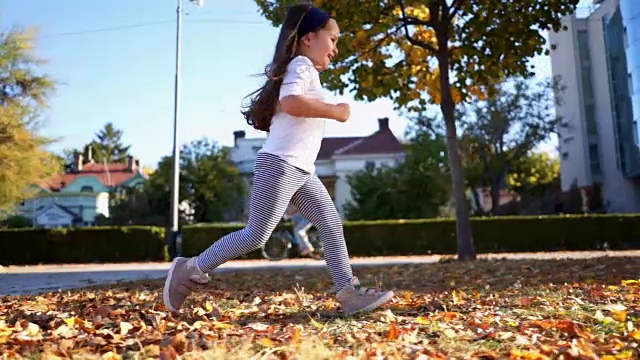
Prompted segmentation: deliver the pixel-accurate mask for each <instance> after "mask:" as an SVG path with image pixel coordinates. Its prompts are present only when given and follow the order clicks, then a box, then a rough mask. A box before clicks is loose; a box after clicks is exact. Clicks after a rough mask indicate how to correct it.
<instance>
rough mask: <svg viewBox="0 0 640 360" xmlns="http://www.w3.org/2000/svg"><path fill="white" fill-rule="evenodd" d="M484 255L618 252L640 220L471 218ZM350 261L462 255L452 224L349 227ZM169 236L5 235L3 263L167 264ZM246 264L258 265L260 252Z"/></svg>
mask: <svg viewBox="0 0 640 360" xmlns="http://www.w3.org/2000/svg"><path fill="white" fill-rule="evenodd" d="M471 226H472V228H473V229H472V230H473V236H474V245H475V248H476V251H477V252H478V253H488V252H540V251H563V250H565V251H572V250H573V251H575V250H596V249H599V248H601V246H602V244H603V243H604V242H606V243H607V244H608V246H609V248H610V249H611V250H618V249H624V248H625V247H627V246H629V245H630V244H634V245H637V244H639V243H640V215H638V214H630V215H565V216H542V217H524V216H512V217H496V218H474V219H472V225H471ZM242 227H243V226H242V225H235V224H234V225H230V224H207V225H193V226H185V227H184V228H183V234H184V243H183V255H184V256H194V255H197V254H199V253H200V252H202V251H203V250H205V249H206V248H207V247H209V246H210V245H211V244H213V243H214V242H215V241H217V240H218V239H220V238H221V237H223V236H224V235H226V234H229V233H231V232H233V231H236V230H240V229H242ZM344 233H345V237H346V239H347V246H348V248H349V254H350V255H351V256H384V255H424V254H455V253H456V230H455V221H454V220H452V219H421V220H384V221H361V222H346V223H345V224H344ZM166 252H167V250H166V244H165V240H164V229H162V228H157V227H147V226H126V227H94V228H77V229H54V230H45V229H7V230H0V264H3V265H8V264H11V265H25V264H52V263H93V262H142V261H164V260H168V258H167V253H166ZM241 258H250V259H259V258H261V254H260V251H259V250H255V251H252V252H250V253H249V254H246V255H244V256H242V257H241Z"/></svg>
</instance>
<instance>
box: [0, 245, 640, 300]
mask: <svg viewBox="0 0 640 360" xmlns="http://www.w3.org/2000/svg"><path fill="white" fill-rule="evenodd" d="M599 256H631V257H637V258H638V260H640V251H616V252H604V251H598V252H556V253H518V254H488V255H480V256H479V257H480V258H507V259H514V260H516V259H559V258H574V259H584V258H591V257H599ZM440 259H441V256H438V255H433V256H394V257H371V258H353V259H352V264H353V266H354V267H360V266H393V265H405V264H429V263H434V262H438V261H439V260H440ZM324 267H325V263H324V261H317V260H311V259H291V260H283V261H276V262H272V261H266V260H234V261H230V262H228V263H226V264H224V265H222V266H221V267H219V268H218V269H216V271H220V272H222V271H237V270H260V269H278V268H280V269H309V268H324ZM168 269H169V263H129V264H78V265H36V266H9V267H1V266H0V295H21V294H37V293H40V292H46V291H58V290H65V289H73V288H82V287H86V286H90V285H100V284H115V283H119V282H126V281H134V280H143V279H158V278H163V277H165V276H166V272H167V270H168Z"/></svg>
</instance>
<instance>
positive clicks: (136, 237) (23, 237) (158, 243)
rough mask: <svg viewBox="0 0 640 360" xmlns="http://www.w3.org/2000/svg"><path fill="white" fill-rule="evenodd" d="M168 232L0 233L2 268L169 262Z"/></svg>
mask: <svg viewBox="0 0 640 360" xmlns="http://www.w3.org/2000/svg"><path fill="white" fill-rule="evenodd" d="M165 248H166V245H165V241H164V230H163V229H162V228H156V227H147V226H126V227H92V228H74V229H7V230H2V231H0V264H3V265H26V264H55V263H60V264H65V263H66V264H68V263H105V262H133V261H164V260H167V255H166V249H165Z"/></svg>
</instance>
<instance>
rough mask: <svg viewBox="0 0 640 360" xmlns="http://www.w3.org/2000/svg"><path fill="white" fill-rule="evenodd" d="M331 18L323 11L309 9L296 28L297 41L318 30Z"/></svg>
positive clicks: (313, 8) (314, 8) (315, 8)
mask: <svg viewBox="0 0 640 360" xmlns="http://www.w3.org/2000/svg"><path fill="white" fill-rule="evenodd" d="M330 18H331V15H329V13H327V12H326V11H324V10H320V9H318V8H317V7H315V6H312V7H311V8H309V10H308V11H307V12H306V13H305V14H304V16H303V17H302V21H300V25H299V26H298V39H300V38H301V37H303V36H305V35H306V34H308V33H310V32H312V31H314V30H316V29H318V28H319V27H321V26H322V25H324V24H325V23H326V22H327V20H329V19H330Z"/></svg>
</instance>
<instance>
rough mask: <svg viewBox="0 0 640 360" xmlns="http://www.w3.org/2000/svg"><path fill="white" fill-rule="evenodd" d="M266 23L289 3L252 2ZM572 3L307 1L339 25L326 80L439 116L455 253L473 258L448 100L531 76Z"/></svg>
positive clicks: (361, 96)
mask: <svg viewBox="0 0 640 360" xmlns="http://www.w3.org/2000/svg"><path fill="white" fill-rule="evenodd" d="M255 1H256V3H257V4H258V5H259V7H260V9H261V11H262V13H263V15H264V16H265V17H266V18H267V19H269V20H270V21H271V22H272V23H273V24H274V25H277V26H279V25H280V24H281V23H282V20H283V18H284V14H285V11H284V10H285V7H286V6H289V5H291V4H294V3H297V2H298V1H296V0H255ZM578 1H579V0H547V1H540V0H518V1H496V0H422V1H408V0H407V1H403V0H398V1H380V0H376V1H374V0H358V1H356V0H316V1H314V2H313V3H314V4H315V5H316V6H319V7H321V8H322V9H324V10H326V11H328V12H330V13H331V14H332V15H333V16H334V17H335V18H336V19H337V21H338V24H339V25H340V28H341V32H342V36H341V40H340V42H339V50H340V53H339V54H338V56H337V57H336V58H335V59H334V63H333V65H332V68H331V70H330V71H326V72H324V73H323V74H322V77H323V80H324V81H325V84H327V86H328V87H329V88H330V89H332V90H335V91H338V92H339V93H341V94H342V93H345V92H351V93H353V94H354V95H355V99H356V100H370V101H372V100H375V99H377V98H382V97H387V98H390V99H392V100H393V101H394V103H395V104H396V105H397V107H398V108H407V109H423V108H424V107H426V106H427V105H428V104H429V103H432V104H438V105H439V106H440V110H441V112H442V115H443V117H444V120H445V125H446V133H447V152H448V155H449V156H448V158H449V162H450V168H451V175H452V180H453V181H452V184H453V185H452V187H453V193H454V196H455V197H454V199H455V203H456V218H457V226H456V228H457V238H458V258H459V259H462V260H465V259H475V250H474V247H473V241H472V232H471V223H470V221H469V207H468V203H467V200H466V198H465V180H464V174H463V171H462V164H461V158H460V154H459V152H458V139H457V136H456V123H455V107H456V103H461V102H466V101H469V100H471V99H473V98H475V97H478V96H480V97H483V96H485V94H487V93H489V92H490V91H491V89H492V86H493V85H494V84H496V83H498V82H500V80H502V79H504V78H506V77H510V76H515V75H520V76H527V75H530V73H531V66H530V64H529V62H528V59H530V58H531V57H533V56H535V55H536V54H541V53H543V52H544V51H545V49H544V46H545V39H544V37H543V36H542V35H541V34H540V30H541V29H553V30H560V28H561V21H560V19H561V17H562V16H564V15H567V14H570V13H572V12H573V11H575V7H576V5H577V4H578Z"/></svg>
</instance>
